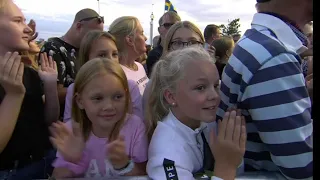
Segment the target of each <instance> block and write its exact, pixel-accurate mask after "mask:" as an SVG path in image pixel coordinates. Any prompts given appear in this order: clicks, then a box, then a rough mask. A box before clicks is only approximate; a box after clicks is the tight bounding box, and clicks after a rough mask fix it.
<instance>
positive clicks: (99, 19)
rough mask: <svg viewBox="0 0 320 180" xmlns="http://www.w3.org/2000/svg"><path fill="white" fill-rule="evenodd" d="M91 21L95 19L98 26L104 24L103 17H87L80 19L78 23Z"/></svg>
mask: <svg viewBox="0 0 320 180" xmlns="http://www.w3.org/2000/svg"><path fill="white" fill-rule="evenodd" d="M92 19H97V20H98V23H99V24H101V23H104V17H103V16H95V17H88V18H84V19H81V20H80V21H79V22H82V21H90V20H92Z"/></svg>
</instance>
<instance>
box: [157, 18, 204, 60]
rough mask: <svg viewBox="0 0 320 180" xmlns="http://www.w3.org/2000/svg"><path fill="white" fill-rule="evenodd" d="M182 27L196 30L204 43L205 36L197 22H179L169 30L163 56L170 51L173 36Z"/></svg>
mask: <svg viewBox="0 0 320 180" xmlns="http://www.w3.org/2000/svg"><path fill="white" fill-rule="evenodd" d="M180 28H187V29H190V30H191V31H193V32H195V33H196V34H198V35H199V37H200V42H202V43H204V37H203V35H202V33H201V31H200V29H199V28H198V27H197V26H196V25H195V24H193V23H192V22H190V21H182V22H177V23H175V24H174V25H172V26H171V27H170V29H169V31H168V32H167V35H166V37H165V39H164V46H163V53H162V55H163V56H165V55H166V54H167V53H168V52H169V46H170V43H171V40H172V37H173V35H174V34H175V33H176V31H177V30H178V29H180Z"/></svg>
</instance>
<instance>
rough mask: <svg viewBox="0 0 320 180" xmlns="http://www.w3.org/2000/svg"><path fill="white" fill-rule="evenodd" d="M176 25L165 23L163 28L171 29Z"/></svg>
mask: <svg viewBox="0 0 320 180" xmlns="http://www.w3.org/2000/svg"><path fill="white" fill-rule="evenodd" d="M172 25H174V23H163V24H162V25H161V26H163V27H165V28H166V29H169V28H170V27H171V26H172Z"/></svg>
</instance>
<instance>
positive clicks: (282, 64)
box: [242, 54, 313, 179]
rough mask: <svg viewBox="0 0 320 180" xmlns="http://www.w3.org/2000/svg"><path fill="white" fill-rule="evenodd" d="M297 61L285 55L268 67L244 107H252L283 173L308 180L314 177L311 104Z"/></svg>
mask: <svg viewBox="0 0 320 180" xmlns="http://www.w3.org/2000/svg"><path fill="white" fill-rule="evenodd" d="M293 59H294V56H292V55H291V54H282V55H279V56H277V57H274V58H273V59H271V60H270V61H268V62H267V63H265V64H264V65H263V66H262V67H261V68H260V69H259V70H258V72H257V73H255V74H254V76H253V78H252V79H251V80H250V82H249V85H248V86H247V88H246V89H245V91H244V94H243V97H242V104H245V105H247V106H248V111H249V113H250V115H251V117H252V120H253V123H254V124H255V126H256V127H257V130H258V133H259V136H260V138H261V140H262V142H263V143H264V144H265V145H267V147H268V149H269V150H270V155H271V158H272V161H273V162H274V163H275V164H276V165H277V166H278V168H279V170H280V171H281V173H282V174H283V175H284V176H286V178H288V179H305V178H312V176H313V175H312V174H313V147H312V140H311V139H312V132H313V126H312V123H311V116H310V107H311V104H310V99H309V97H308V93H307V89H306V87H305V83H304V77H303V75H302V74H301V73H300V65H299V63H298V62H297V61H293ZM279 137H281V138H279Z"/></svg>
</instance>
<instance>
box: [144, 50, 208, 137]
mask: <svg viewBox="0 0 320 180" xmlns="http://www.w3.org/2000/svg"><path fill="white" fill-rule="evenodd" d="M193 61H197V62H199V61H207V62H211V63H212V64H214V61H213V60H212V58H211V57H210V55H209V54H208V52H207V51H206V50H205V49H204V48H203V47H198V46H197V47H192V46H191V47H186V48H183V49H179V50H175V51H172V52H170V53H169V54H167V55H166V56H164V57H162V58H161V59H160V60H159V61H158V62H157V63H156V64H155V67H154V69H153V71H152V75H151V87H150V88H151V89H150V92H152V93H150V94H149V97H148V102H147V106H146V110H145V118H146V126H147V133H148V137H149V138H150V139H151V136H152V134H153V131H154V129H155V127H156V125H157V122H158V121H161V120H162V119H163V118H164V117H165V116H166V115H168V113H169V109H170V105H169V104H168V103H167V102H166V100H165V97H164V92H165V91H166V90H170V91H173V92H175V90H176V86H177V83H178V82H179V81H180V80H181V79H182V78H183V76H184V75H185V74H184V73H185V69H186V66H187V65H188V64H189V63H190V62H193ZM176 93H178V92H176Z"/></svg>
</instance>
